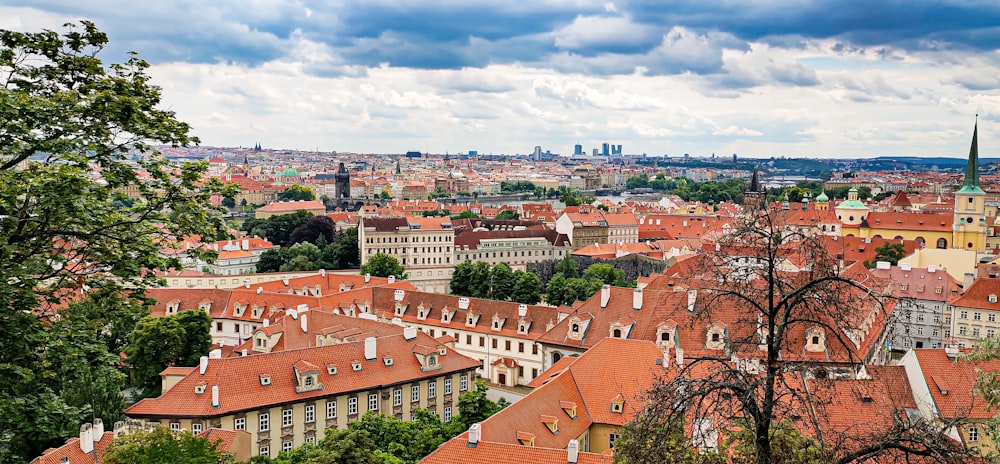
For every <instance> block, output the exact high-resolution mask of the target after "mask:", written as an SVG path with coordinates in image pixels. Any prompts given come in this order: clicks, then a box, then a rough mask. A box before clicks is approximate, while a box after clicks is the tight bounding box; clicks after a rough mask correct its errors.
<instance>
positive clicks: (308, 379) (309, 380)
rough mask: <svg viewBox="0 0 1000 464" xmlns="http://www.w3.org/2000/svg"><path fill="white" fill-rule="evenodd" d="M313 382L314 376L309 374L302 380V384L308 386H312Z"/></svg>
mask: <svg viewBox="0 0 1000 464" xmlns="http://www.w3.org/2000/svg"><path fill="white" fill-rule="evenodd" d="M313 382H314V380H313V376H311V375H310V376H307V377H306V378H305V380H304V381H303V382H302V384H303V385H305V386H307V387H311V386H313Z"/></svg>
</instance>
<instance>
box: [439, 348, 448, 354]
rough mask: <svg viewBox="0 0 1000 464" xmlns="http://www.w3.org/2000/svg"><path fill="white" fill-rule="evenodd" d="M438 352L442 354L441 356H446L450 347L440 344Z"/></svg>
mask: <svg viewBox="0 0 1000 464" xmlns="http://www.w3.org/2000/svg"><path fill="white" fill-rule="evenodd" d="M438 354H439V355H441V356H444V355H446V354H448V349H447V348H445V347H443V346H439V347H438Z"/></svg>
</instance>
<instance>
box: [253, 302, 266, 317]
mask: <svg viewBox="0 0 1000 464" xmlns="http://www.w3.org/2000/svg"><path fill="white" fill-rule="evenodd" d="M263 313H264V306H263V305H261V306H257V305H254V307H253V312H252V313H251V315H250V317H252V318H254V319H259V318H260V316H261V314H263Z"/></svg>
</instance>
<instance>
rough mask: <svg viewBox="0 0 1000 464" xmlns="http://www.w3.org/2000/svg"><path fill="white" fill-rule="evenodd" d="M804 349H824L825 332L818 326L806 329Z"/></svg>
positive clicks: (818, 350) (815, 350) (816, 350)
mask: <svg viewBox="0 0 1000 464" xmlns="http://www.w3.org/2000/svg"><path fill="white" fill-rule="evenodd" d="M806 351H810V352H821V351H826V333H825V332H824V331H823V329H822V328H820V327H813V328H811V329H809V330H806Z"/></svg>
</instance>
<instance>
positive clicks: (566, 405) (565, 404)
mask: <svg viewBox="0 0 1000 464" xmlns="http://www.w3.org/2000/svg"><path fill="white" fill-rule="evenodd" d="M559 407H560V408H562V410H563V412H565V413H566V415H567V416H569V418H570V419H576V403H574V402H572V401H560V402H559Z"/></svg>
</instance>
